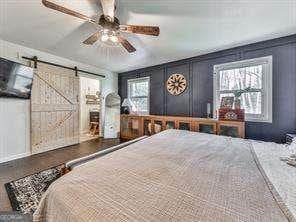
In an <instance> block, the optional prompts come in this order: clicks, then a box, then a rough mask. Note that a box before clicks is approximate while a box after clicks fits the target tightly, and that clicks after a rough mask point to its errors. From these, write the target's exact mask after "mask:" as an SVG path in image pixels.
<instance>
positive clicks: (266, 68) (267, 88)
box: [213, 55, 273, 123]
mask: <svg viewBox="0 0 296 222" xmlns="http://www.w3.org/2000/svg"><path fill="white" fill-rule="evenodd" d="M256 65H262V90H255V89H254V90H252V92H253V91H254V92H255V91H257V92H258V91H259V92H262V107H261V112H262V114H246V116H245V119H246V121H250V122H267V123H272V96H273V95H272V88H273V87H272V66H273V58H272V56H271V55H270V56H265V57H259V58H254V59H247V60H241V61H236V62H230V63H223V64H218V65H214V78H213V112H214V113H213V116H214V118H217V113H216V112H215V111H216V110H217V109H218V107H219V106H220V105H219V104H220V94H221V91H220V90H219V83H220V75H219V72H220V71H223V70H228V69H237V68H244V67H250V66H256ZM227 92H229V93H231V90H229V91H224V93H227Z"/></svg>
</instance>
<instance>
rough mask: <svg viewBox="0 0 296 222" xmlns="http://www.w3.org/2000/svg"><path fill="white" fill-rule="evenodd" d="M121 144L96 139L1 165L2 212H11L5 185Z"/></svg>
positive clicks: (0, 195) (109, 140) (0, 191)
mask: <svg viewBox="0 0 296 222" xmlns="http://www.w3.org/2000/svg"><path fill="white" fill-rule="evenodd" d="M119 143H120V140H119V139H95V140H91V141H87V142H83V143H80V144H78V145H74V146H69V147H65V148H61V149H56V150H53V151H49V152H45V153H41V154H36V155H33V156H29V157H25V158H22V159H18V160H13V161H10V162H6V163H1V164H0V211H10V210H11V206H10V202H9V199H8V196H7V193H6V191H5V188H4V184H5V183H7V182H10V181H12V180H16V179H19V178H22V177H24V176H27V175H30V174H33V173H37V172H39V171H42V170H44V169H47V168H50V167H53V166H56V165H59V164H62V163H65V162H67V161H69V160H73V159H75V158H78V157H82V156H86V155H88V154H91V153H94V152H97V151H100V150H103V149H106V148H108V147H111V146H114V145H117V144H119Z"/></svg>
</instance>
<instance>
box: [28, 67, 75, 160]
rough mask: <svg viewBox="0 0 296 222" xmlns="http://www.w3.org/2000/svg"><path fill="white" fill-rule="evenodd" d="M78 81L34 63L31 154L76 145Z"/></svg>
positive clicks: (65, 71)
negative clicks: (35, 66)
mask: <svg viewBox="0 0 296 222" xmlns="http://www.w3.org/2000/svg"><path fill="white" fill-rule="evenodd" d="M78 94H79V77H76V76H75V72H74V71H72V70H68V69H64V68H59V67H55V66H51V65H46V64H43V63H38V65H37V70H36V72H35V76H34V82H33V88H32V96H31V144H32V153H33V154H35V153H41V152H45V151H48V150H52V149H56V148H60V147H65V146H69V145H73V144H77V143H79V101H78V98H79V96H78Z"/></svg>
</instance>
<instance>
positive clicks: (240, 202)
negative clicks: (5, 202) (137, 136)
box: [34, 130, 287, 222]
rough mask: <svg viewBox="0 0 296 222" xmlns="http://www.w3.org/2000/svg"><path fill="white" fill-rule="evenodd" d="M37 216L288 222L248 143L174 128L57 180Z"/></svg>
mask: <svg viewBox="0 0 296 222" xmlns="http://www.w3.org/2000/svg"><path fill="white" fill-rule="evenodd" d="M34 221H51V222H58V221H61V222H67V221H69V222H70V221H71V222H75V221H79V222H83V221H87V222H91V221H108V222H116V221H118V222H126V221H140V222H146V221H153V222H154V221H155V222H162V221H165V222H166V221H170V222H174V221H178V222H179V221H182V222H183V221H184V222H186V221H195V222H197V221H202V222H224V221H225V222H232V221H254V222H260V221H266V222H272V221H275V222H285V221H287V219H286V217H285V215H284V214H283V212H282V211H281V209H280V208H279V206H278V204H277V202H276V201H275V200H274V198H273V196H272V194H271V192H270V190H269V189H268V186H267V184H266V182H265V180H264V178H263V177H262V175H261V173H260V171H259V170H258V168H257V165H256V164H255V162H254V158H253V156H252V153H251V152H250V144H249V142H248V141H247V140H241V139H233V138H228V137H219V136H215V135H208V134H200V133H194V132H187V131H178V130H168V131H164V132H162V133H160V134H157V135H155V136H152V137H150V138H147V139H144V140H142V141H140V142H137V143H135V144H132V145H129V146H127V147H126V148H123V149H121V150H118V151H115V152H113V153H111V154H108V155H106V156H103V157H101V158H98V159H96V160H93V161H90V162H88V163H86V164H84V165H81V166H78V167H77V168H75V169H74V170H73V171H72V172H70V173H68V174H67V175H65V176H63V177H61V178H60V179H59V180H57V181H55V182H54V183H53V184H52V185H51V186H50V187H49V189H48V190H47V192H46V193H45V195H44V197H43V198H42V200H41V203H40V205H39V208H38V210H37V211H36V212H35V214H34Z"/></svg>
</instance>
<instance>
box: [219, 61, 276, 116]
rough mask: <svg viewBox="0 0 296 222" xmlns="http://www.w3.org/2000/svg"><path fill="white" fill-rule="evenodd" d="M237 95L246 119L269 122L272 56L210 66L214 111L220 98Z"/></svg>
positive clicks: (270, 112)
mask: <svg viewBox="0 0 296 222" xmlns="http://www.w3.org/2000/svg"><path fill="white" fill-rule="evenodd" d="M245 89H248V90H247V91H246V92H245V93H243V94H242V95H241V96H240V100H241V106H242V108H243V109H245V113H246V120H247V121H258V122H272V56H267V57H261V58H257V59H251V60H244V61H239V62H233V63H226V64H220V65H215V66H214V110H217V109H218V108H219V106H220V102H221V98H222V97H225V96H234V93H235V92H237V91H238V90H245Z"/></svg>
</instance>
